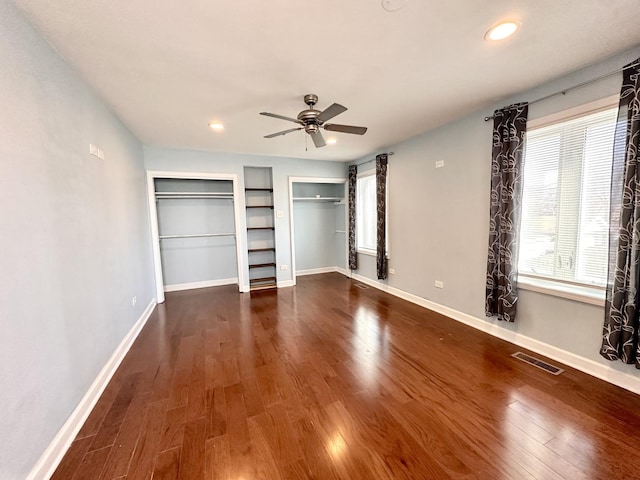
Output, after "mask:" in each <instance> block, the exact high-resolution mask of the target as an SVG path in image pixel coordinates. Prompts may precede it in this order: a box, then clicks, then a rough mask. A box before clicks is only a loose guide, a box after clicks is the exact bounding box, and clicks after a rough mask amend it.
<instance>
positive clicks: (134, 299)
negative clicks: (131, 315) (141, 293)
mask: <svg viewBox="0 0 640 480" xmlns="http://www.w3.org/2000/svg"><path fill="white" fill-rule="evenodd" d="M136 303H138V297H133V298H132V299H131V306H132V307H135V306H136Z"/></svg>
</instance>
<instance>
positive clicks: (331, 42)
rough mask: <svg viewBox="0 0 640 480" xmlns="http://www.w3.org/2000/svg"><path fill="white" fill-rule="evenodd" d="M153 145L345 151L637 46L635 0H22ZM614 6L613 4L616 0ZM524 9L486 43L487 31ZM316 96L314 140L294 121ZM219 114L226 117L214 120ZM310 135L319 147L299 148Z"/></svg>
mask: <svg viewBox="0 0 640 480" xmlns="http://www.w3.org/2000/svg"><path fill="white" fill-rule="evenodd" d="M15 1H16V3H17V4H18V6H19V7H20V8H21V9H22V10H23V11H24V12H25V14H26V16H27V17H28V18H29V20H30V21H31V22H32V23H33V24H34V25H35V26H36V27H37V28H38V29H39V30H40V31H41V32H42V33H43V34H44V36H45V37H46V38H47V39H48V40H49V42H50V43H51V44H52V45H53V46H54V47H55V48H56V49H57V50H58V51H59V52H60V54H61V55H62V56H63V57H64V58H65V59H66V60H67V61H68V62H69V63H70V64H71V65H73V66H74V67H75V68H76V69H77V70H78V71H79V72H80V73H81V75H82V76H83V77H84V78H85V79H86V80H87V81H88V82H89V83H90V84H91V85H92V86H93V87H94V88H95V90H96V91H97V92H98V93H99V94H100V95H101V96H102V97H103V98H104V100H105V101H106V102H107V103H108V104H109V105H110V106H111V108H112V109H113V110H114V111H115V112H116V114H117V115H118V116H119V117H120V118H121V119H122V120H123V121H124V122H125V123H126V124H127V126H128V127H129V128H130V129H131V130H132V131H133V132H134V133H135V134H136V135H137V136H138V138H140V140H141V141H142V142H143V143H145V144H147V145H155V146H163V147H176V148H192V149H199V150H211V151H222V152H239V153H253V154H260V155H278V156H287V157H298V158H313V159H326V160H351V159H354V158H359V157H362V156H365V155H368V154H370V153H373V152H376V151H379V150H380V149H381V148H384V147H385V146H388V145H392V144H394V143H396V142H399V141H401V140H404V139H406V138H409V137H411V136H413V135H415V134H418V133H420V132H423V131H425V130H428V129H430V128H433V127H435V126H437V125H441V124H443V123H445V122H447V121H450V120H452V119H454V118H456V117H459V116H461V115H463V114H464V113H465V112H469V111H473V110H477V109H478V108H481V107H483V106H487V105H489V104H491V103H493V102H494V101H496V100H497V99H499V98H501V97H504V96H507V95H510V94H513V93H516V92H518V91H522V90H525V89H528V88H530V87H533V86H535V85H538V84H540V83H542V82H544V81H546V80H549V79H551V78H554V77H558V76H561V75H563V74H565V73H568V72H570V71H573V70H576V69H578V68H580V67H582V66H584V65H587V64H590V63H593V62H594V61H597V60H600V59H602V58H605V57H607V56H609V55H612V54H614V53H616V52H619V51H621V50H624V49H626V48H629V47H632V46H634V45H637V44H639V43H640V29H639V28H638V24H637V22H636V21H635V19H637V18H639V17H640V1H638V0H561V1H559V0H528V1H520V0H516V1H513V0H492V1H478V0H457V1H446V0H407V1H406V4H405V6H404V8H402V9H401V10H398V11H395V12H387V11H385V10H384V9H383V8H382V5H381V1H380V0H322V1H311V0H271V1H265V0H239V1H234V0H231V1H227V2H222V1H219V0H181V1H169V0H110V1H108V0H102V1H101V0H15ZM613 6H615V8H613ZM504 19H517V20H520V21H521V22H522V28H521V30H520V31H519V32H518V33H517V34H516V35H515V36H514V37H512V38H511V39H508V40H505V41H503V42H501V43H493V44H490V43H488V42H486V41H484V40H483V36H484V34H485V32H486V31H487V29H488V28H489V27H490V26H491V25H493V24H495V23H497V22H498V21H500V20H504ZM306 93H315V94H317V95H318V96H319V97H320V100H319V102H318V105H317V106H316V108H319V109H320V110H322V109H324V108H326V107H328V106H329V105H330V104H331V103H333V102H337V103H341V104H342V105H345V106H346V107H348V108H349V110H348V111H347V112H345V113H343V114H342V115H340V116H338V117H335V118H334V119H333V120H331V122H333V123H343V124H352V125H363V126H367V127H369V131H368V132H367V133H366V135H364V136H357V135H348V134H343V133H337V134H335V135H330V132H323V133H324V135H325V138H328V137H332V136H333V137H335V138H337V140H338V143H337V144H336V145H334V146H327V147H324V148H321V149H315V148H314V147H313V142H311V139H310V138H309V137H308V136H307V135H306V134H304V133H303V132H294V133H291V134H289V135H286V136H280V137H276V138H273V139H264V138H263V136H264V135H266V134H269V133H273V132H277V131H279V130H285V129H287V128H290V127H293V126H295V125H293V124H291V123H288V122H286V121H282V120H277V119H273V118H267V117H263V116H260V115H258V113H259V112H261V111H269V112H274V113H278V114H281V115H285V116H290V117H295V116H296V115H297V113H298V112H299V111H300V110H302V109H303V108H305V105H304V103H303V102H302V97H303V95H304V94H306ZM211 120H219V121H221V122H223V123H224V126H225V129H224V131H223V132H220V133H217V132H213V131H211V130H210V129H209V128H208V127H207V124H208V122H209V121H211ZM305 139H306V140H307V143H308V145H309V150H308V151H305Z"/></svg>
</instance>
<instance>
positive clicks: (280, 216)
mask: <svg viewBox="0 0 640 480" xmlns="http://www.w3.org/2000/svg"><path fill="white" fill-rule="evenodd" d="M276 217H277V218H282V217H284V212H283V211H282V210H278V211H277V212H276Z"/></svg>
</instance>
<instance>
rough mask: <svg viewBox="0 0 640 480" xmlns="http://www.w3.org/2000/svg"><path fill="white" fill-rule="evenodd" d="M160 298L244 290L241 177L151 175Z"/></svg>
mask: <svg viewBox="0 0 640 480" xmlns="http://www.w3.org/2000/svg"><path fill="white" fill-rule="evenodd" d="M147 187H148V193H149V212H150V217H151V218H150V220H151V232H152V237H153V251H154V267H155V276H156V296H157V299H158V302H159V303H161V302H163V301H164V293H165V292H172V291H179V290H189V289H193V288H205V287H212V286H219V285H229V284H236V285H239V286H240V285H242V276H243V268H242V261H243V260H242V255H241V253H240V252H241V251H242V250H244V248H243V245H240V244H244V236H242V235H240V231H241V230H240V226H241V221H240V217H239V212H240V208H239V205H238V188H237V175H229V174H178V173H173V172H171V173H168V172H147Z"/></svg>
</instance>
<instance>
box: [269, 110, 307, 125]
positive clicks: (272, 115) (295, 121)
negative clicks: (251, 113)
mask: <svg viewBox="0 0 640 480" xmlns="http://www.w3.org/2000/svg"><path fill="white" fill-rule="evenodd" d="M260 115H264V116H265V117H273V118H279V119H280V120H287V121H289V122H293V123H299V124H300V125H304V124H303V123H302V122H301V121H300V120H298V119H295V118H291V117H285V116H284V115H278V114H277V113H269V112H260Z"/></svg>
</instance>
